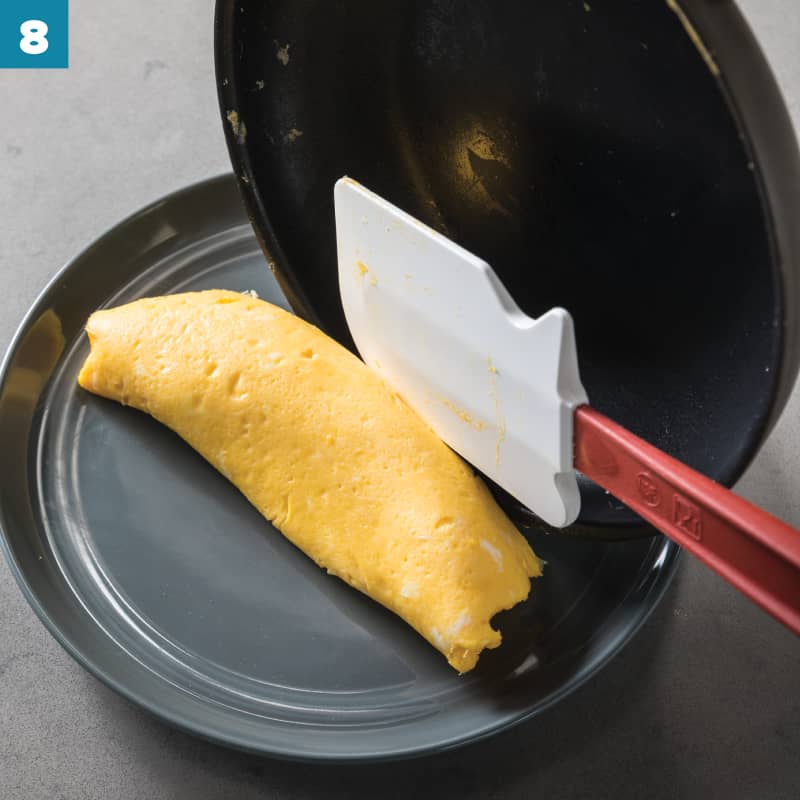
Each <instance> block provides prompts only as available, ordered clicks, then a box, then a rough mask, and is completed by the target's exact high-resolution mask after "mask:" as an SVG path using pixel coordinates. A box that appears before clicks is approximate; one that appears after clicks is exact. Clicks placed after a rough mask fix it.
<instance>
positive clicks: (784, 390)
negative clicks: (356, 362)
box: [216, 0, 800, 538]
mask: <svg viewBox="0 0 800 800" xmlns="http://www.w3.org/2000/svg"><path fill="white" fill-rule="evenodd" d="M216 58H217V80H218V86H219V99H220V106H221V110H222V114H223V118H224V124H225V129H226V135H227V139H228V146H229V148H230V154H231V158H232V161H233V164H234V168H235V170H236V173H237V174H238V176H239V178H240V186H241V189H242V194H243V197H244V200H245V203H246V206H247V208H248V211H249V214H250V217H251V219H252V222H253V225H254V227H255V229H256V232H257V234H258V237H259V239H260V241H261V244H262V246H263V248H264V252H265V253H266V255H267V258H268V259H269V261H270V263H271V265H272V266H273V268H274V270H275V272H276V274H277V275H278V278H279V280H280V281H281V284H282V286H283V288H284V290H285V291H286V293H287V295H288V297H289V300H290V301H291V303H292V305H293V306H294V308H295V310H296V311H297V312H298V313H299V314H300V315H302V316H303V317H306V318H307V319H309V320H311V321H313V322H315V323H317V324H319V325H320V326H321V327H322V328H323V329H325V330H326V331H327V332H328V333H330V334H331V335H332V336H334V337H335V338H337V339H339V340H340V341H341V342H343V343H344V344H347V345H348V346H350V347H352V340H351V339H350V337H349V334H348V331H347V327H346V324H345V320H344V316H343V312H342V308H341V305H340V301H339V293H338V286H337V270H336V263H335V259H336V248H335V233H334V219H333V203H332V187H333V183H334V181H335V179H336V178H338V177H340V176H341V175H343V174H348V175H351V176H352V177H354V178H356V179H357V180H359V181H361V182H362V183H364V184H366V185H367V186H368V187H370V188H371V189H373V190H375V191H377V192H378V193H380V194H382V195H384V196H385V197H386V198H388V199H389V200H391V201H392V202H393V203H395V204H397V205H399V206H401V207H402V208H404V209H405V210H407V211H409V212H410V213H411V214H413V215H415V216H417V217H419V218H420V219H422V220H424V221H425V222H427V223H428V224H429V225H431V226H432V227H434V228H437V229H439V230H441V231H442V232H444V233H445V234H446V235H448V236H450V237H451V238H453V239H455V240H456V241H458V242H459V243H460V244H462V245H464V246H465V247H467V248H468V249H469V250H472V251H473V252H475V253H477V254H479V255H480V256H481V257H483V258H485V259H486V260H487V261H489V262H490V263H491V264H492V265H493V266H494V268H495V269H496V270H497V272H498V273H499V274H500V276H501V277H502V279H503V280H504V282H505V284H506V285H507V287H508V288H509V290H510V291H511V293H512V295H513V296H514V297H515V299H516V300H517V301H518V302H519V304H520V305H521V306H522V307H523V309H524V310H525V311H526V312H527V313H528V314H530V315H532V316H537V315H538V314H540V313H541V312H542V311H544V310H546V309H548V308H550V307H552V306H554V305H562V306H564V307H566V308H568V309H569V310H570V311H571V312H572V314H573V316H574V318H575V323H576V328H577V336H578V342H579V353H580V360H581V373H582V377H583V381H584V384H585V386H586V388H587V391H588V392H589V396H590V397H591V400H592V405H593V406H595V407H596V408H597V409H598V410H600V411H603V412H604V413H607V414H608V415H609V416H611V417H612V418H613V419H616V420H618V421H619V422H620V423H622V424H623V425H625V426H626V427H628V428H629V429H630V430H632V431H634V432H635V433H637V434H639V435H640V436H642V437H643V438H645V439H646V440H648V441H650V442H652V443H653V444H655V445H656V446H658V447H660V448H661V449H663V450H666V451H667V452H669V453H671V454H672V455H674V456H676V457H677V458H679V459H680V460H682V461H684V462H685V463H687V464H689V465H690V466H692V467H694V468H695V469H697V470H699V471H701V472H703V473H705V474H707V475H709V476H711V477H713V478H715V479H717V480H719V481H721V482H722V483H724V484H726V485H731V484H732V483H733V482H734V481H735V480H736V479H737V477H738V476H739V475H740V474H741V473H742V471H743V470H744V468H745V467H746V466H747V464H748V463H749V462H750V460H751V459H752V457H753V456H754V454H755V452H756V450H757V448H758V446H759V445H760V443H761V442H762V441H763V440H764V438H765V436H766V435H767V433H768V432H769V429H770V427H771V426H772V424H773V423H774V422H775V421H776V419H777V417H778V415H779V414H780V412H781V410H782V408H783V406H784V404H785V402H786V400H787V398H788V395H789V392H790V390H791V388H792V386H793V383H794V379H795V377H796V374H797V369H798V363H799V362H800V342H799V339H800V323H799V322H798V288H799V282H798V270H799V269H800V226H797V225H796V224H795V223H796V221H797V220H798V219H800V158H799V157H798V151H797V146H796V142H795V139H794V133H793V130H792V126H791V123H790V120H789V117H788V115H787V112H786V110H785V107H784V105H783V103H782V101H781V98H780V95H779V92H778V90H777V88H776V85H775V82H774V80H773V78H772V76H771V73H770V71H769V68H768V67H767V65H766V62H765V61H764V58H763V56H762V55H761V53H760V51H759V49H758V46H757V44H756V43H755V41H754V39H753V37H752V35H751V33H750V31H749V29H748V28H747V25H746V24H745V22H744V20H743V19H742V17H741V16H740V14H739V12H738V10H737V9H736V7H735V5H734V4H733V3H732V2H727V1H726V0H716V1H715V0H692V1H691V2H690V0H680V5H679V6H678V5H675V4H674V3H670V2H664V0H614V2H610V0H602V1H601V0H589V2H583V1H582V0H536V2H511V1H510V0H509V1H508V2H502V1H498V0H419V1H418V2H402V1H401V0H382V2H380V3H376V2H367V1H366V0H338V1H336V0H305V1H304V2H298V0H218V2H217V16H216ZM231 112H235V114H232V113H231ZM479 323H480V321H476V324H479ZM581 488H582V494H583V508H582V511H581V517H580V520H579V523H578V524H576V525H575V526H573V528H572V529H571V531H572V532H575V533H579V534H589V535H595V536H604V537H614V538H616V537H626V536H636V535H641V534H642V533H643V532H645V533H646V532H649V531H650V529H646V528H643V526H642V524H641V521H640V520H639V519H638V518H637V517H636V516H635V515H634V514H633V513H632V512H630V511H629V510H627V509H626V508H624V507H622V506H620V505H619V504H617V503H616V502H614V501H611V500H610V499H609V496H608V495H606V494H605V493H604V492H603V491H602V490H600V489H599V488H598V487H596V486H595V485H593V484H590V483H588V482H585V483H584V484H583V485H582V487H581ZM503 500H504V502H505V503H506V504H507V505H508V503H509V498H503ZM512 510H513V511H515V516H516V517H517V518H518V519H520V518H522V519H523V520H524V519H525V518H526V512H525V510H524V509H520V508H516V509H512Z"/></svg>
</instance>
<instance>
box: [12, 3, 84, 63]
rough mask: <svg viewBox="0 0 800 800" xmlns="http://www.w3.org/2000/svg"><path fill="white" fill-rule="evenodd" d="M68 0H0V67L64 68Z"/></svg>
mask: <svg viewBox="0 0 800 800" xmlns="http://www.w3.org/2000/svg"><path fill="white" fill-rule="evenodd" d="M68 66H69V0H0V69H66V68H67V67H68Z"/></svg>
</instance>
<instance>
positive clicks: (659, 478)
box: [575, 406, 800, 633]
mask: <svg viewBox="0 0 800 800" xmlns="http://www.w3.org/2000/svg"><path fill="white" fill-rule="evenodd" d="M575 468H576V469H578V470H580V471H581V472H582V473H583V474H584V475H586V476H587V477H589V478H591V479H592V480H593V481H595V482H596V483H599V484H600V486H602V487H603V488H604V489H607V490H608V491H609V492H610V493H611V494H613V495H614V496H615V497H617V498H619V499H620V500H622V502H623V503H625V505H626V506H628V507H629V508H632V509H633V510H634V511H636V512H637V513H638V514H640V515H641V516H642V517H644V518H645V519H646V520H647V521H648V522H650V523H651V524H652V525H654V526H655V527H656V528H658V529H659V530H660V531H662V532H663V533H665V534H666V535H667V536H669V537H670V539H673V540H674V541H676V542H677V543H678V544H680V545H681V546H682V547H684V548H686V549H687V550H688V551H689V552H691V553H692V554H693V555H695V556H697V558H699V559H700V560H701V561H703V562H704V563H705V564H707V565H708V566H709V567H711V569H713V570H714V571H715V572H717V573H718V574H719V575H721V576H722V577H723V578H725V580H727V581H728V582H729V583H731V584H733V586H735V587H736V588H738V589H740V590H741V591H742V592H743V593H744V594H746V595H747V596H748V597H749V598H751V599H752V600H754V601H755V602H756V603H758V605H760V606H761V607H762V608H764V609H765V610H766V611H768V612H769V613H770V614H772V615H773V616H774V617H776V618H777V619H779V620H780V621H781V622H783V623H784V624H785V625H786V626H787V627H789V628H791V629H792V630H793V631H794V632H795V633H800V531H799V530H797V529H795V528H792V527H791V526H790V525H787V524H786V523H785V522H781V520H779V519H778V518H777V517H773V516H772V515H771V514H768V513H767V512H766V511H763V510H762V509H760V508H757V507H756V506H754V505H753V504H752V503H748V502H747V501H746V500H744V499H742V498H741V497H738V496H737V495H735V494H733V492H730V491H728V490H727V489H726V488H725V487H724V486H721V485H720V484H718V483H715V482H714V481H712V480H710V479H709V478H706V477H705V476H704V475H701V474H700V473H699V472H695V471H694V470H693V469H690V468H689V467H687V466H686V465H685V464H681V462H680V461H676V460H675V459H674V458H672V457H671V456H668V455H667V454H666V453H662V452H661V451H660V450H658V449H657V448H655V447H653V446H652V445H649V444H647V442H645V441H643V440H642V439H640V438H639V437H638V436H634V435H633V434H632V433H630V432H629V431H627V430H625V428H623V427H621V426H620V425H617V424H616V423H615V422H612V421H611V420H610V419H608V418H607V417H604V416H603V415H602V414H599V413H598V412H597V411H595V410H594V409H592V408H590V407H589V406H581V407H580V408H578V410H577V411H576V412H575Z"/></svg>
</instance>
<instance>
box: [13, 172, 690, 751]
mask: <svg viewBox="0 0 800 800" xmlns="http://www.w3.org/2000/svg"><path fill="white" fill-rule="evenodd" d="M214 186H226V187H232V188H235V186H236V176H235V175H234V174H233V173H222V174H218V175H214V176H211V177H209V178H205V179H202V180H200V181H196V182H194V183H191V184H188V185H187V186H184V187H182V188H180V189H177V190H175V191H172V192H169V193H168V194H166V195H163V196H162V197H160V198H158V199H156V200H155V201H153V202H151V203H148V204H146V205H145V206H142V207H141V208H140V209H138V210H136V211H134V212H133V213H131V214H129V215H127V216H126V217H124V218H123V219H122V220H121V221H119V222H118V223H116V224H115V225H113V226H112V227H110V228H109V229H107V230H106V231H104V232H103V233H102V234H101V235H99V236H97V237H95V238H94V239H92V240H91V241H90V242H89V243H88V244H87V245H86V246H84V247H82V248H80V249H79V250H78V252H77V253H76V254H75V255H73V256H72V257H71V258H69V259H68V260H67V261H66V262H65V263H64V265H63V266H62V267H60V268H59V269H58V270H57V271H56V273H55V274H54V275H53V277H52V278H51V279H50V280H49V281H48V282H47V283H46V284H45V286H44V288H43V289H42V290H41V291H40V292H39V294H38V295H37V296H36V298H35V300H34V301H33V302H32V304H31V306H30V307H29V309H28V311H27V312H26V313H25V315H24V316H23V318H22V320H21V322H20V323H19V325H18V326H17V329H16V331H15V333H14V335H13V336H12V338H11V342H10V344H9V346H8V348H7V350H6V352H5V354H4V355H3V358H2V359H0V395H2V393H3V391H4V389H5V386H6V383H7V380H8V376H9V368H10V366H11V364H12V362H13V360H14V357H15V355H16V353H17V351H18V349H19V347H20V345H21V344H22V342H23V341H24V337H25V335H26V334H27V332H28V331H29V330H30V327H31V325H32V323H33V322H35V321H36V320H37V319H38V318H39V317H40V316H41V314H42V312H43V311H44V310H45V309H46V308H48V307H49V304H48V303H47V301H48V299H49V297H50V296H51V294H52V293H53V292H54V291H55V290H56V289H57V287H58V284H59V283H60V281H61V280H62V279H63V277H64V276H65V275H67V274H68V273H69V272H70V271H71V270H72V269H73V268H74V266H75V265H76V264H77V263H78V262H80V261H81V260H82V259H83V258H85V256H86V254H87V253H89V252H90V251H91V250H92V249H93V248H94V247H96V246H97V245H99V244H101V243H103V242H104V241H106V240H107V239H109V238H111V237H113V236H114V235H116V234H117V233H118V232H119V231H120V229H124V228H125V227H126V226H128V225H130V224H131V223H132V222H134V221H136V220H137V219H139V218H141V217H142V216H144V215H146V214H148V213H151V212H152V211H154V210H156V209H157V208H158V207H159V206H163V204H165V203H166V202H168V201H175V200H179V199H180V198H181V197H182V196H186V195H191V194H194V193H197V192H200V191H203V190H208V189H210V188H211V187H214ZM6 527H7V523H6V520H5V512H4V510H3V508H2V507H0V552H2V553H3V556H4V558H5V561H6V564H7V565H8V567H9V571H10V572H11V574H12V575H13V577H14V579H15V581H16V583H17V586H18V587H19V589H20V590H21V592H22V594H23V596H24V598H25V600H26V601H27V602H28V605H29V606H30V607H31V608H32V609H33V611H34V613H35V614H36V616H37V617H38V618H39V620H40V621H41V622H42V624H43V625H44V626H45V628H46V629H47V631H48V632H49V633H50V635H51V636H52V637H53V638H54V639H55V640H56V641H57V642H58V643H59V645H61V647H62V648H63V649H64V650H65V651H66V652H67V653H68V654H69V655H70V656H71V657H72V658H73V659H74V660H75V661H76V662H77V663H78V664H79V665H80V666H81V667H83V669H85V670H86V671H87V672H88V673H89V674H91V675H92V676H93V677H95V678H97V679H98V680H99V681H100V682H101V683H103V684H104V685H105V686H107V687H108V688H109V689H111V690H112V691H114V692H115V693H116V694H118V695H119V696H121V697H123V698H124V699H126V700H127V701H129V702H131V703H133V704H134V705H135V706H137V707H139V708H141V709H142V710H144V711H146V712H147V713H148V714H150V715H151V716H153V717H155V718H156V719H158V720H160V721H161V722H163V723H165V724H167V725H169V726H171V727H173V728H175V729H178V730H181V731H183V732H185V733H188V734H190V735H192V736H195V737H199V738H201V739H204V740H206V741H209V742H212V743H214V744H217V745H222V746H225V747H229V748H233V749H235V750H239V751H242V752H246V753H251V754H256V755H259V756H266V757H272V758H276V759H283V760H287V761H298V762H303V763H338V764H365V763H379V762H390V761H401V760H408V759H412V758H420V757H425V756H431V755H434V754H439V753H443V752H447V751H451V750H454V749H457V748H460V747H463V746H466V745H468V744H472V743H476V742H480V741H483V740H485V739H487V738H489V737H490V736H493V735H496V734H498V733H501V732H504V731H507V730H510V729H512V728H514V727H516V726H518V725H520V724H522V723H523V722H526V721H528V720H530V719H532V718H533V717H536V716H538V715H539V714H541V713H543V712H545V711H546V710H548V709H549V708H551V707H552V706H554V705H556V704H557V703H558V702H559V701H560V700H562V699H564V698H565V697H567V696H569V695H570V694H572V693H573V692H575V691H577V690H578V689H579V688H580V687H582V686H583V685H584V684H585V683H587V682H588V681H589V680H590V679H591V678H592V677H594V676H595V675H596V674H597V673H598V672H600V671H601V670H602V669H603V668H604V667H605V666H607V665H608V663H609V662H610V661H611V660H612V659H613V658H614V657H615V656H616V655H618V654H619V653H620V652H621V651H622V650H623V649H624V648H625V647H626V646H627V645H628V644H629V643H630V641H631V640H632V639H633V638H634V637H635V636H636V634H637V633H638V632H639V630H640V629H641V627H642V626H643V625H644V623H645V622H646V621H647V620H648V619H649V617H650V615H651V614H652V613H653V611H655V609H656V608H657V607H658V605H659V604H660V602H661V600H662V599H663V597H664V594H665V592H666V590H667V589H668V588H669V586H670V585H671V583H672V579H673V577H674V575H675V572H676V570H677V568H678V566H679V564H680V562H681V554H682V550H681V548H680V547H678V545H676V544H675V543H674V542H672V541H670V540H668V539H666V538H665V537H661V536H655V537H654V539H661V540H662V550H661V553H662V556H661V557H662V558H663V564H662V566H661V568H660V570H659V574H658V576H657V577H656V578H655V580H654V583H653V584H652V586H651V587H650V588H649V589H648V591H647V594H646V595H645V598H646V600H647V602H646V604H645V603H642V604H641V605H640V608H639V610H638V612H637V616H636V618H635V619H634V620H633V622H632V623H631V624H629V625H628V626H627V627H626V628H625V630H624V632H623V633H621V634H619V635H618V638H617V641H615V642H614V644H613V646H612V647H610V648H609V649H608V650H607V652H605V653H604V654H603V655H602V656H600V657H599V658H596V659H595V660H594V661H593V662H592V664H591V666H589V667H588V668H585V669H582V670H581V671H579V672H578V673H577V675H576V676H575V677H573V678H572V679H571V680H570V681H569V682H567V683H565V684H563V685H561V686H559V687H558V688H557V689H555V690H553V691H552V692H551V693H550V694H548V695H546V696H545V697H544V698H543V699H542V700H541V701H539V702H538V703H537V704H536V705H535V706H533V707H529V708H527V709H525V710H523V711H521V712H518V713H517V714H516V715H514V716H510V717H508V718H505V719H502V720H496V721H494V722H492V723H489V724H485V725H483V726H482V727H480V728H476V729H473V730H469V729H467V730H465V731H463V732H461V733H459V734H456V735H452V736H450V737H448V738H446V739H443V740H441V741H440V742H438V743H437V744H433V745H432V744H428V743H423V744H421V745H416V746H407V747H400V748H394V749H386V748H383V749H381V748H376V749H374V750H371V751H369V752H367V751H353V752H350V753H339V752H333V751H327V752H326V751H324V750H322V749H314V750H313V752H312V751H310V750H309V751H301V750H299V749H298V748H293V747H285V748H282V747H280V746H268V747H258V746H256V745H255V744H254V743H253V742H252V741H250V740H248V739H246V738H245V737H237V736H236V735H232V734H226V733H224V732H220V731H218V730H215V729H214V727H213V726H203V725H202V724H192V723H190V722H188V721H187V720H186V719H185V718H181V716H180V714H178V713H175V712H173V711H170V710H168V709H165V708H162V707H159V705H158V704H157V702H155V700H154V699H151V698H148V697H147V696H145V695H143V694H142V693H141V692H139V691H138V690H137V689H135V688H131V687H130V686H127V685H126V684H125V683H124V682H123V681H121V680H119V679H117V678H116V677H114V676H112V675H111V674H110V673H109V672H108V671H107V670H106V669H105V668H104V667H103V666H102V664H101V663H99V661H98V660H97V659H94V658H92V656H91V653H89V652H88V651H86V650H85V649H81V647H80V646H79V645H78V644H76V643H75V642H74V641H73V639H72V638H70V636H69V635H68V634H67V633H65V631H63V630H62V628H61V626H60V625H59V624H58V623H57V622H56V621H55V620H54V619H53V618H52V617H51V616H50V614H49V613H48V611H47V610H46V609H45V607H44V606H43V605H42V603H41V601H40V600H39V597H38V594H37V593H36V592H35V591H34V589H33V587H32V585H31V583H30V582H29V581H28V578H27V575H26V572H25V571H24V570H23V568H22V566H21V564H20V563H19V562H18V560H17V558H16V556H15V554H14V551H13V549H12V547H11V544H10V540H9V537H8V535H7V533H6ZM70 591H72V590H70ZM77 599H78V600H79V601H80V597H77ZM87 618H88V620H89V623H90V624H91V625H92V626H94V627H98V628H99V626H98V625H97V624H96V623H95V622H93V621H92V620H91V615H89V614H88V613H86V614H85V615H84V619H87ZM114 646H115V648H116V649H118V650H119V651H120V652H121V653H123V654H124V657H125V658H126V659H129V660H131V659H133V660H135V659H134V658H133V656H132V655H131V654H129V653H127V651H125V650H124V649H122V648H120V647H119V645H118V644H116V643H114ZM148 672H149V670H148ZM152 675H153V676H154V677H155V678H158V679H159V680H163V677H162V676H160V675H158V674H157V673H152ZM178 691H180V689H179V688H178ZM200 699H201V700H202V699H203V698H200Z"/></svg>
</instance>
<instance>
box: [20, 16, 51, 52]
mask: <svg viewBox="0 0 800 800" xmlns="http://www.w3.org/2000/svg"><path fill="white" fill-rule="evenodd" d="M48 30H49V28H48V27H47V23H46V22H42V20H40V19H29V20H27V21H26V22H23V23H22V25H20V26H19V32H20V33H21V34H22V41H21V42H20V43H19V49H20V50H22V52H23V53H27V54H28V55H29V56H40V55H41V54H42V53H46V52H47V48H48V47H50V42H48V41H47V31H48Z"/></svg>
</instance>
